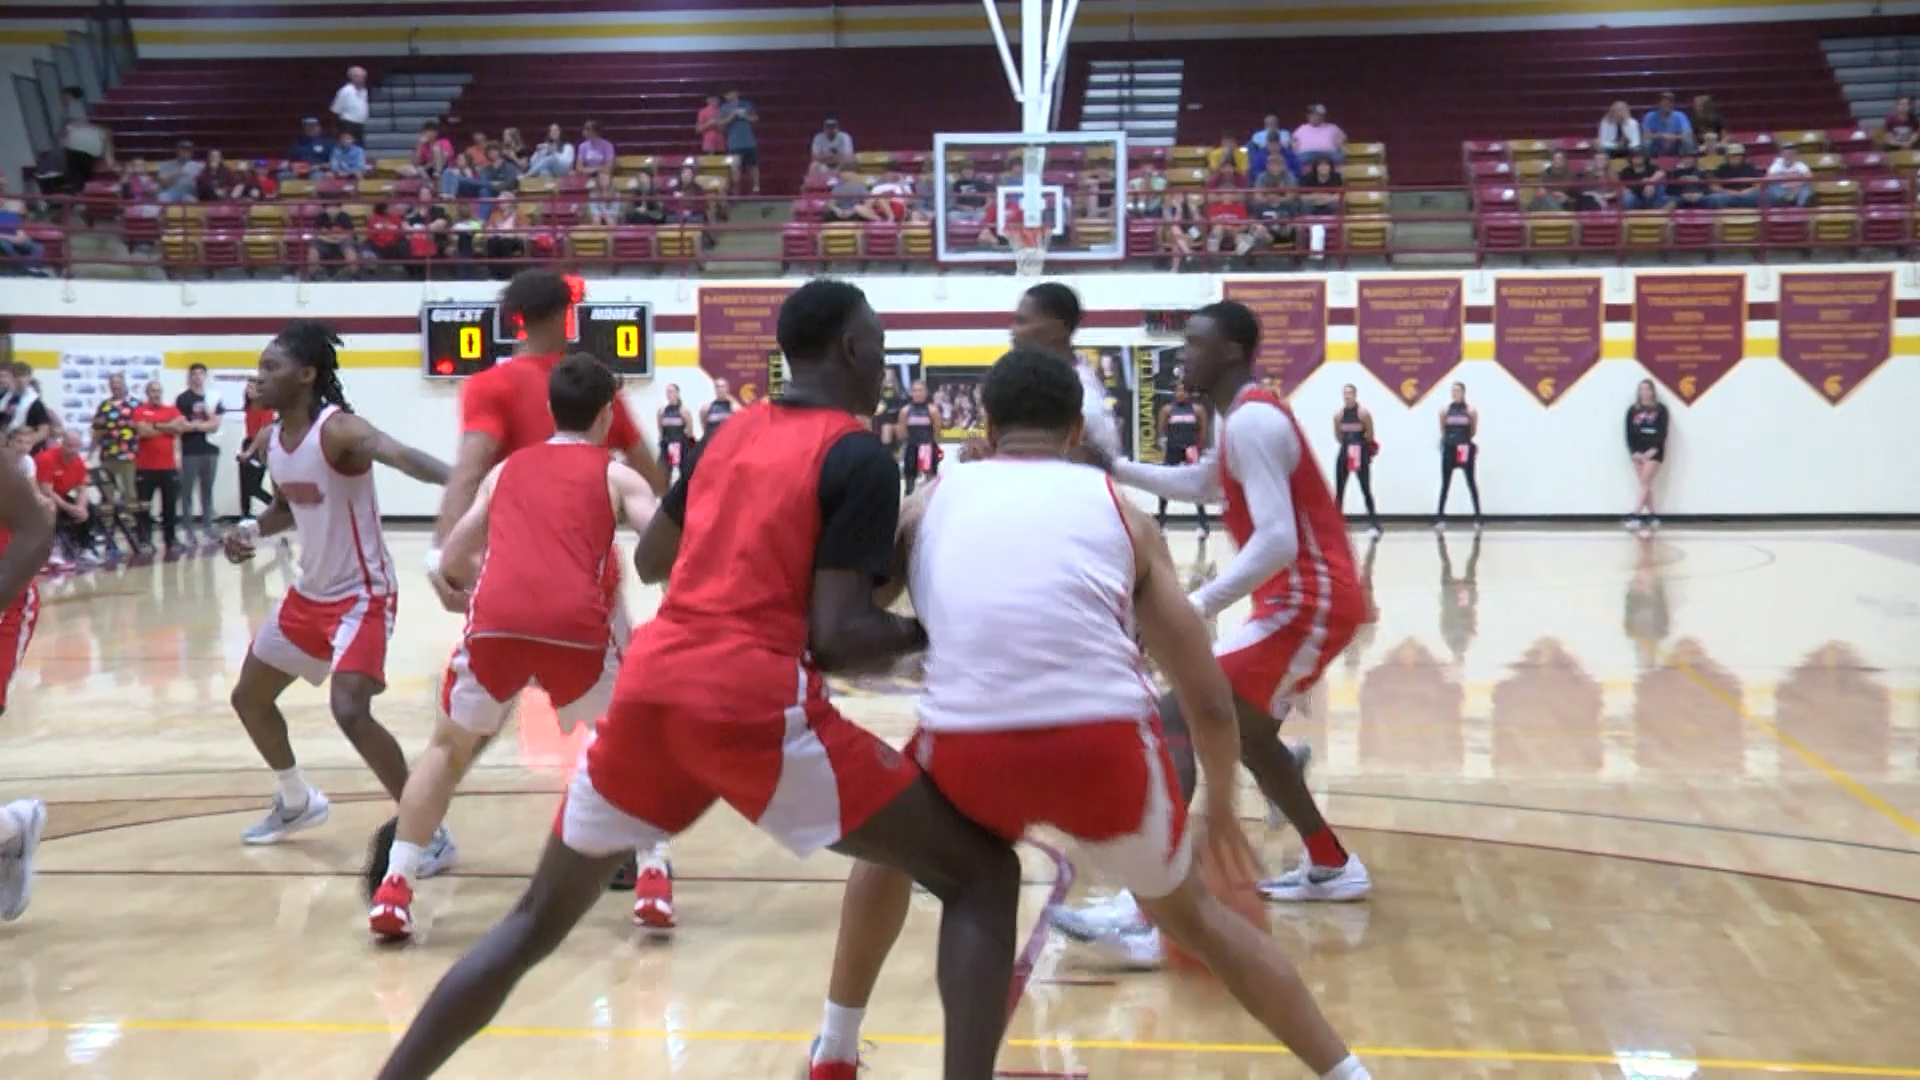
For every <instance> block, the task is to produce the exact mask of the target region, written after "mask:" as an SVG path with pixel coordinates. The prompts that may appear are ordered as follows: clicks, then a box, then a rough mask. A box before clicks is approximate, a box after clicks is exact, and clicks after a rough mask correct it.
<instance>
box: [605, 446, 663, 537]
mask: <svg viewBox="0 0 1920 1080" xmlns="http://www.w3.org/2000/svg"><path fill="white" fill-rule="evenodd" d="M607 495H608V497H609V498H611V499H612V500H613V515H614V518H615V520H617V521H622V522H625V523H626V524H627V526H628V527H629V528H631V529H633V530H634V531H635V532H641V531H643V530H645V529H646V527H647V523H648V522H650V521H652V520H653V515H654V512H655V511H656V510H658V509H659V506H660V500H659V499H657V498H655V497H654V494H653V488H652V486H651V485H649V484H648V483H647V481H646V480H645V478H643V477H642V476H641V475H640V474H639V473H638V472H636V471H634V470H633V469H631V468H628V467H627V466H625V465H622V464H621V463H620V462H618V461H609V462H607Z"/></svg>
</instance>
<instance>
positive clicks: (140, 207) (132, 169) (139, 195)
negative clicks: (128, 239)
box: [120, 158, 160, 217]
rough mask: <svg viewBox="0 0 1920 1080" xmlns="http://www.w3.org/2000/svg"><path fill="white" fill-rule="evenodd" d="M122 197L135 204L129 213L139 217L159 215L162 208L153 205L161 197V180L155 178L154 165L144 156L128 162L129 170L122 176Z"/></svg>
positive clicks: (129, 209) (128, 210)
mask: <svg viewBox="0 0 1920 1080" xmlns="http://www.w3.org/2000/svg"><path fill="white" fill-rule="evenodd" d="M120 198H121V199H123V200H125V201H126V202H129V203H133V204H135V205H133V206H131V207H129V208H128V209H127V211H126V212H127V213H129V214H132V215H134V216H137V217H158V216H159V214H160V208H159V207H158V206H155V205H153V204H154V203H155V202H158V201H159V199H160V182H159V181H158V180H155V179H154V178H153V167H152V166H150V165H148V164H147V162H146V160H145V159H143V158H134V159H133V160H132V161H131V162H129V163H128V164H127V171H126V172H125V173H123V174H121V177H120Z"/></svg>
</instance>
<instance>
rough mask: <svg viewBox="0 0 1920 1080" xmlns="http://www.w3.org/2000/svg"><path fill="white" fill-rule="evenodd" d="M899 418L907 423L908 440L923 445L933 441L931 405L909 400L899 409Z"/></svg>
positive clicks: (933, 430)
mask: <svg viewBox="0 0 1920 1080" xmlns="http://www.w3.org/2000/svg"><path fill="white" fill-rule="evenodd" d="M900 419H901V420H902V421H903V422H904V423H905V424H906V425H907V435H906V438H907V441H908V442H910V443H912V444H913V445H915V446H923V445H925V444H927V443H930V442H932V441H934V432H935V427H934V423H933V406H931V405H928V404H926V403H924V402H909V403H908V404H907V407H906V408H905V409H902V410H901V412H900Z"/></svg>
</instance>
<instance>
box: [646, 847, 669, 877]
mask: <svg viewBox="0 0 1920 1080" xmlns="http://www.w3.org/2000/svg"><path fill="white" fill-rule="evenodd" d="M667 851H668V849H667V842H666V841H665V840H662V841H660V842H659V843H657V844H655V845H653V848H652V850H650V851H647V852H646V853H645V857H644V858H642V859H641V860H640V869H642V870H659V871H661V872H663V873H672V872H673V871H672V867H671V866H669V865H668V863H667Z"/></svg>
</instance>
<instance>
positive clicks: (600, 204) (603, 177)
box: [586, 169, 621, 228]
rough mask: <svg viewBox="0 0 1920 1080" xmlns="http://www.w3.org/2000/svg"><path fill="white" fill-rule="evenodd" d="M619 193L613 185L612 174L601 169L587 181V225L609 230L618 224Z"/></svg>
mask: <svg viewBox="0 0 1920 1080" xmlns="http://www.w3.org/2000/svg"><path fill="white" fill-rule="evenodd" d="M620 210H621V206H620V192H619V189H617V188H615V187H614V185H613V173H611V172H609V171H607V170H606V169H601V170H600V171H599V172H597V173H594V174H593V176H592V178H591V179H589V180H588V181H587V217H586V223H587V224H588V225H593V226H597V227H599V228H611V227H612V226H615V225H618V224H620Z"/></svg>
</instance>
